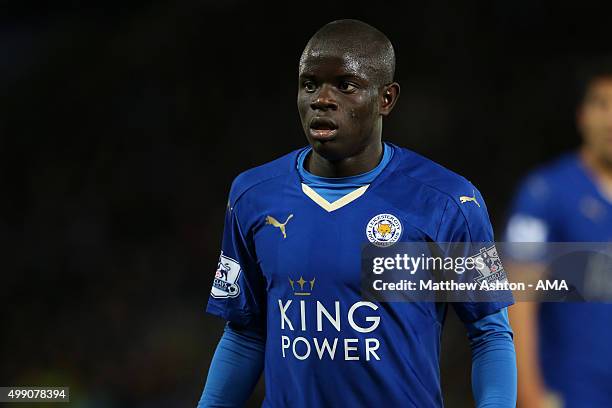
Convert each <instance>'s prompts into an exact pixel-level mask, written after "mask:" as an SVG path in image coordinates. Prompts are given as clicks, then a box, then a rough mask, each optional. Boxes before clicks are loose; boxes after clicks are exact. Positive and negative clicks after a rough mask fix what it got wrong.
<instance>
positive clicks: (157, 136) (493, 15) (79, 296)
mask: <svg viewBox="0 0 612 408" xmlns="http://www.w3.org/2000/svg"><path fill="white" fill-rule="evenodd" d="M83 3H86V4H88V6H83ZM604 4H605V3H603V2H602V3H601V4H597V3H591V2H575V1H574V2H568V3H566V5H562V4H559V3H553V2H551V3H549V4H547V3H544V2H539V1H525V0H517V1H512V2H508V1H504V2H502V1H497V2H491V1H488V2H485V1H480V2H455V1H437V2H402V3H398V4H393V3H390V2H362V1H353V2H351V3H345V4H344V5H332V4H330V3H329V2H324V3H301V4H298V3H296V4H288V5H285V6H272V5H270V4H264V3H260V2H258V3H254V2H246V1H237V0H235V1H224V2H216V1H195V0H188V1H181V2H172V1H152V2H151V1H149V2H146V1H132V2H117V1H115V2H113V1H106V2H102V1H90V2H76V1H72V2H70V1H56V2H45V3H42V2H40V3H38V2H28V1H25V2H7V1H0V5H1V11H0V23H1V24H0V95H2V97H1V98H0V151H1V153H0V166H1V171H0V183H1V190H0V210H1V215H0V248H2V252H1V253H2V265H3V268H2V284H1V285H0V293H1V299H2V312H3V313H2V315H3V318H2V329H1V330H2V335H1V340H0V342H1V343H0V344H1V347H0V353H1V354H0V361H1V363H0V385H7V386H8V385H67V386H70V387H71V391H72V394H73V395H72V401H73V402H72V403H71V406H75V407H87V408H90V407H190V406H194V405H195V404H196V401H197V400H198V398H199V395H200V392H201V389H202V384H203V382H204V379H205V377H206V373H207V369H208V365H209V362H210V358H211V356H212V354H213V352H214V347H215V344H216V342H217V340H218V338H219V337H220V335H221V328H222V324H223V323H222V322H221V321H220V320H218V319H216V318H213V317H209V316H207V315H206V314H205V313H204V307H205V304H206V301H207V298H208V293H209V291H210V286H211V282H212V279H213V274H214V270H215V266H216V263H217V258H218V255H219V250H220V246H219V245H220V239H221V233H222V221H223V213H224V210H225V204H226V199H227V193H228V189H229V185H230V183H231V181H232V179H233V178H234V177H235V176H236V175H237V174H238V173H239V172H241V171H243V170H245V169H247V168H249V167H252V166H255V165H258V164H261V163H264V162H266V161H269V160H271V159H274V158H276V157H278V156H280V155H282V154H284V153H286V152H288V151H290V150H293V149H296V148H299V147H301V146H303V145H304V144H305V138H304V136H303V134H302V131H301V128H300V124H299V118H298V114H297V110H296V106H295V100H296V90H297V62H298V58H299V55H300V54H301V52H302V49H303V47H304V45H305V44H306V42H307V40H308V39H309V37H310V36H311V35H312V34H313V33H314V32H315V31H316V29H317V28H319V27H320V26H321V25H323V24H325V23H327V22H329V21H331V20H334V19H338V18H358V19H362V20H364V21H366V22H368V23H370V24H372V25H374V26H376V27H377V28H379V29H380V30H382V31H383V32H385V33H386V34H387V35H388V37H389V38H390V39H391V41H392V42H393V44H394V46H395V49H396V53H397V74H396V77H397V80H398V81H399V82H400V84H401V85H402V94H401V98H400V100H399V104H398V106H397V107H396V109H395V111H394V113H393V115H392V116H391V117H390V119H389V120H387V122H386V123H385V127H384V135H385V138H386V140H389V141H392V142H394V143H397V144H399V145H402V146H405V147H408V148H411V149H414V150H416V151H418V152H419V153H421V154H424V155H426V156H428V157H430V158H432V159H433V160H435V161H438V162H440V163H442V164H443V165H445V166H447V167H449V168H450V169H452V170H454V171H456V172H458V173H460V174H462V175H464V176H466V177H467V178H468V179H470V180H471V181H472V182H473V183H475V184H476V185H477V186H478V187H479V188H480V190H481V191H482V193H483V195H484V197H485V199H486V200H487V203H488V206H489V209H490V213H491V219H492V221H493V223H494V225H495V226H496V228H497V232H498V235H499V232H500V231H499V228H500V226H501V224H502V222H503V220H504V212H505V210H506V208H507V206H508V204H509V200H510V199H511V196H512V193H513V188H514V186H515V185H516V183H517V181H518V180H519V178H520V177H521V176H522V175H524V174H525V173H526V172H527V171H528V170H529V169H531V168H533V166H535V165H537V164H538V163H541V162H542V161H544V160H547V159H550V158H552V157H554V156H555V155H557V154H558V153H560V152H562V151H565V150H568V149H572V148H574V147H576V146H577V145H578V143H579V138H578V136H577V134H576V131H575V126H574V106H575V102H576V100H575V98H576V89H575V82H574V71H575V67H576V66H577V65H578V64H580V63H581V61H584V60H586V59H589V58H591V57H592V56H598V55H602V54H605V53H607V52H608V51H610V49H609V48H608V47H609V45H610V23H609V16H610V14H609V11H610V10H609V9H610V7H609V6H604ZM271 118H272V119H273V121H274V123H275V125H274V126H271V125H270V124H269V122H268V121H269V120H270V119H271ZM445 330H446V331H445V335H444V347H443V350H444V355H443V361H442V375H443V384H444V392H445V398H446V401H447V405H448V406H449V407H460V406H470V404H471V396H470V393H469V392H467V391H468V390H469V389H470V388H469V375H470V374H469V373H470V367H469V361H470V358H469V348H468V344H467V340H465V334H464V332H463V328H462V327H461V325H460V324H459V323H458V322H457V320H456V318H454V316H453V315H452V313H451V316H449V322H448V325H447V327H446V329H445ZM261 393H262V389H261V387H260V388H258V391H257V393H256V395H255V396H254V397H253V399H252V401H251V402H252V403H253V404H257V403H258V402H259V401H260V399H261Z"/></svg>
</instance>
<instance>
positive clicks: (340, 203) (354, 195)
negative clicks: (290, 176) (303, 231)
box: [302, 183, 370, 212]
mask: <svg viewBox="0 0 612 408" xmlns="http://www.w3.org/2000/svg"><path fill="white" fill-rule="evenodd" d="M369 186H370V185H369V184H366V185H365V186H361V187H359V188H357V189H355V190H353V191H351V192H350V193H348V194H347V195H345V196H344V197H341V198H339V199H337V200H336V201H334V202H333V203H330V202H329V201H327V200H326V199H324V198H323V197H321V196H320V195H319V193H317V192H316V191H314V190H313V189H312V188H310V187H308V186H307V185H306V184H304V183H302V191H303V192H304V194H306V195H307V196H308V198H310V199H311V200H312V201H314V202H315V203H317V204H318V205H319V206H320V207H322V208H323V209H324V210H325V211H327V212H332V211H335V210H337V209H338V208H342V207H344V206H345V205H347V204H350V203H352V202H353V201H355V200H356V199H358V198H359V197H361V196H362V195H363V193H365V192H366V190H367V189H368V187H369Z"/></svg>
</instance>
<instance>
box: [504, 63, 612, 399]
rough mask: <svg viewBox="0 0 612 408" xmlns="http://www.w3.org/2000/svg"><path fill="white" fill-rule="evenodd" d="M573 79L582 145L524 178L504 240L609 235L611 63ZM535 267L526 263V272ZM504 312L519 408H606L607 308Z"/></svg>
mask: <svg viewBox="0 0 612 408" xmlns="http://www.w3.org/2000/svg"><path fill="white" fill-rule="evenodd" d="M581 79H582V81H581V94H580V101H579V104H578V108H577V111H576V120H577V128H578V131H579V132H580V134H581V136H582V140H583V143H582V146H581V147H580V149H579V150H578V151H576V152H573V153H569V154H566V155H564V156H562V157H560V158H558V159H557V160H555V161H554V162H552V163H550V164H547V165H545V166H543V167H542V168H540V169H538V170H536V171H534V172H533V173H532V174H530V175H529V176H528V177H527V178H526V180H525V181H524V183H523V184H522V187H521V188H520V189H519V192H518V195H517V197H516V198H515V203H514V206H513V209H512V213H511V217H510V218H509V222H508V226H507V232H506V233H507V235H506V239H507V240H508V241H513V242H610V241H611V240H612V63H611V62H610V61H609V60H607V61H603V62H599V63H597V64H592V65H590V66H588V67H586V69H585V70H584V72H582V78H581ZM538 268H543V266H542V265H532V266H531V269H532V270H531V272H533V273H538V271H537V269H538ZM608 272H609V271H608ZM606 278H607V279H609V278H610V277H609V276H607V277H606ZM607 299H610V294H608V295H607ZM510 315H511V321H512V327H513V329H514V331H515V345H516V351H517V359H518V370H519V376H518V381H519V393H518V401H519V406H521V407H529V408H532V407H533V408H539V407H552V406H564V407H569V408H572V407H611V406H612V353H611V352H610V350H611V349H610V347H611V346H612V305H610V304H605V303H541V304H538V303H536V302H517V304H516V305H515V306H514V308H513V310H511V313H510Z"/></svg>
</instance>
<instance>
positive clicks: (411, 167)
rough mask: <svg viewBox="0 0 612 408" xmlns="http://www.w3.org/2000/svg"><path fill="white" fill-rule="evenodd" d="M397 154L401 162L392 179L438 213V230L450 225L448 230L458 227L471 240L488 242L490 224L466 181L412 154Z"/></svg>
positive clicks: (401, 151) (400, 150) (404, 151)
mask: <svg viewBox="0 0 612 408" xmlns="http://www.w3.org/2000/svg"><path fill="white" fill-rule="evenodd" d="M397 152H398V153H399V154H400V160H401V162H400V163H399V164H398V166H397V168H396V169H395V171H397V174H396V175H395V176H396V177H399V178H401V179H402V180H403V182H405V183H407V184H408V183H409V184H411V185H413V186H415V185H416V186H417V188H418V191H419V198H420V200H421V201H423V202H428V203H430V205H431V206H438V207H439V208H440V209H441V212H442V214H443V215H442V220H441V224H440V227H442V224H449V228H451V227H450V225H454V226H457V227H458V226H461V228H464V229H465V230H466V231H467V232H468V234H469V235H470V237H472V238H473V239H479V238H480V237H486V238H487V239H489V238H490V237H489V236H490V234H491V222H490V220H489V215H488V212H487V207H486V204H485V202H484V199H483V198H482V195H481V194H480V192H479V191H478V189H477V188H476V187H475V186H474V185H473V184H472V183H471V182H470V181H469V180H467V179H466V178H465V177H463V176H461V175H459V174H457V173H455V172H453V171H451V170H449V169H447V168H446V167H444V166H442V165H440V164H438V163H436V162H434V161H433V160H430V159H428V158H426V157H424V156H421V155H419V154H417V153H415V152H413V151H411V150H408V149H403V148H398V151H397ZM446 235H448V234H446ZM440 236H445V234H441V235H440Z"/></svg>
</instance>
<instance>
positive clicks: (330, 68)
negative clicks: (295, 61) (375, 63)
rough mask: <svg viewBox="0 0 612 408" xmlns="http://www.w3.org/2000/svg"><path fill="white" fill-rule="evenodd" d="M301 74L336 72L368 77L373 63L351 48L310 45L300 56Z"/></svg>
mask: <svg viewBox="0 0 612 408" xmlns="http://www.w3.org/2000/svg"><path fill="white" fill-rule="evenodd" d="M299 70H300V75H317V74H326V73H335V74H340V75H355V76H359V77H364V78H368V77H370V76H371V64H370V62H369V60H368V58H367V57H366V56H364V55H360V53H358V52H355V51H351V50H338V49H334V47H308V48H307V49H306V50H304V53H303V54H302V57H301V58H300V67H299Z"/></svg>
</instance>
